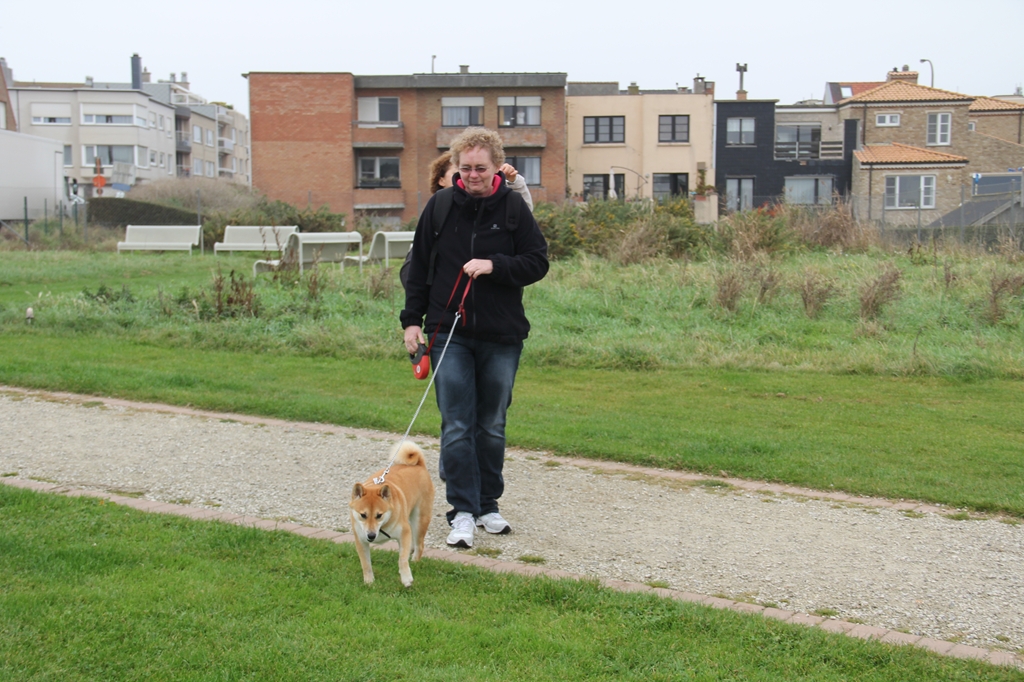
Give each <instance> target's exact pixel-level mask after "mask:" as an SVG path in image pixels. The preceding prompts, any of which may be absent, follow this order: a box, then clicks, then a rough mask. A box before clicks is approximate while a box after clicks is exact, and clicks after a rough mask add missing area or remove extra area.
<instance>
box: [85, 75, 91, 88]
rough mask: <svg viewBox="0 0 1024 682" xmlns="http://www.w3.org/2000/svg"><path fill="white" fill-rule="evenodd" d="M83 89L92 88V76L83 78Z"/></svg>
mask: <svg viewBox="0 0 1024 682" xmlns="http://www.w3.org/2000/svg"><path fill="white" fill-rule="evenodd" d="M85 87H87V88H91V87H92V76H86V77H85Z"/></svg>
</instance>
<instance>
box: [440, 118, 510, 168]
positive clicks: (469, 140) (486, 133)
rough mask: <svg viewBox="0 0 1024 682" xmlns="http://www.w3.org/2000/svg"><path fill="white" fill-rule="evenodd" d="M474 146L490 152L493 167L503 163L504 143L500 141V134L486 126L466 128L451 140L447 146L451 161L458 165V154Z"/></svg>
mask: <svg viewBox="0 0 1024 682" xmlns="http://www.w3.org/2000/svg"><path fill="white" fill-rule="evenodd" d="M474 147H483V148H484V149H486V150H487V151H489V152H490V153H491V161H493V162H494V165H495V167H497V166H501V164H503V163H505V145H504V144H502V142H501V136H500V135H498V133H496V132H494V131H493V130H490V129H488V128H466V129H465V130H464V131H462V133H461V134H460V135H459V136H458V137H456V138H455V139H454V140H452V144H451V146H450V148H449V151H451V154H452V163H453V164H455V167H456V168H458V166H459V155H460V154H461V153H462V152H464V151H467V150H470V149H473V148H474Z"/></svg>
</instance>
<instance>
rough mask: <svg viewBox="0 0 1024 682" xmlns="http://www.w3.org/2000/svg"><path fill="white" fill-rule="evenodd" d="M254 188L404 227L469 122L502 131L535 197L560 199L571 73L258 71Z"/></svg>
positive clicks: (253, 110) (253, 86)
mask: <svg viewBox="0 0 1024 682" xmlns="http://www.w3.org/2000/svg"><path fill="white" fill-rule="evenodd" d="M246 75H247V77H248V79H249V106H250V124H251V144H252V150H251V151H252V178H253V185H254V186H255V187H257V188H259V189H260V190H261V191H262V192H264V193H265V194H266V195H267V196H268V197H270V198H272V199H280V200H283V201H286V202H288V203H291V204H297V205H307V204H308V203H310V202H312V203H313V204H314V205H315V206H321V205H325V204H326V205H328V206H329V207H330V208H331V210H333V211H336V212H342V213H346V214H348V215H349V216H355V217H359V216H367V217H371V218H373V219H374V220H376V221H379V222H382V223H390V224H397V223H400V222H407V221H410V220H414V219H416V218H417V217H418V216H419V214H420V212H421V211H422V209H423V207H424V206H425V205H426V203H427V200H428V199H429V198H430V188H429V178H428V177H427V174H428V168H429V165H430V163H431V161H433V159H435V158H436V157H437V156H438V154H440V153H441V152H443V151H445V150H446V149H448V147H449V145H450V143H451V141H452V140H453V139H454V138H455V136H456V135H458V134H459V133H460V132H462V131H463V130H465V129H466V127H468V126H485V127H487V128H492V129H494V130H497V131H498V133H499V134H500V135H501V137H502V140H503V141H504V144H505V153H506V155H507V156H508V161H509V162H510V163H512V164H513V165H515V166H516V167H517V169H518V170H519V171H520V172H521V173H522V174H523V176H524V177H525V178H526V181H527V184H528V185H529V187H530V191H531V193H532V194H533V198H534V201H535V202H536V201H560V200H562V199H563V198H564V197H565V81H566V76H565V74H564V73H518V74H515V73H510V74H505V73H479V74H477V73H470V72H469V69H468V67H463V68H462V70H461V72H460V73H443V74H412V75H397V76H394V75H381V76H359V75H353V74H351V73H274V72H252V73H249V74H246Z"/></svg>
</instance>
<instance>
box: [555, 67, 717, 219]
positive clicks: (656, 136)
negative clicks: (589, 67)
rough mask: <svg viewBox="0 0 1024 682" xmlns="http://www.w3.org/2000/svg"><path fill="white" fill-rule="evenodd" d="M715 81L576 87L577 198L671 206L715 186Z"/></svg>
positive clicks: (571, 182)
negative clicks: (668, 203) (687, 84)
mask: <svg viewBox="0 0 1024 682" xmlns="http://www.w3.org/2000/svg"><path fill="white" fill-rule="evenodd" d="M714 86H715V84H714V83H712V82H708V81H705V79H703V78H701V77H700V76H698V77H697V78H695V79H694V81H693V87H692V88H678V87H677V88H675V89H672V90H641V89H640V88H639V87H638V86H637V85H636V83H633V84H631V85H630V86H629V87H628V88H627V89H625V90H620V89H619V84H618V83H615V82H610V83H573V82H570V83H569V84H568V87H567V97H566V111H567V120H568V123H567V134H568V141H567V143H566V149H567V156H568V161H567V165H568V169H569V170H568V187H569V194H570V195H571V196H573V197H577V198H580V199H584V200H586V199H590V198H592V197H596V198H610V197H613V196H614V197H616V198H620V199H656V200H664V199H668V198H670V197H673V196H688V195H689V193H690V192H692V191H693V190H694V189H695V188H696V186H697V185H698V184H699V183H700V181H701V178H703V181H704V182H705V183H706V184H707V185H712V186H713V185H714V182H715V169H714V147H713V143H712V141H713V132H712V131H713V124H714V116H713V100H714Z"/></svg>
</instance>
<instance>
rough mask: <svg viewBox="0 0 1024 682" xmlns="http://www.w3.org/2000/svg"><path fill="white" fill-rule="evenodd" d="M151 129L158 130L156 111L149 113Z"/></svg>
mask: <svg viewBox="0 0 1024 682" xmlns="http://www.w3.org/2000/svg"><path fill="white" fill-rule="evenodd" d="M149 127H150V128H156V112H155V111H151V112H149Z"/></svg>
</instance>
